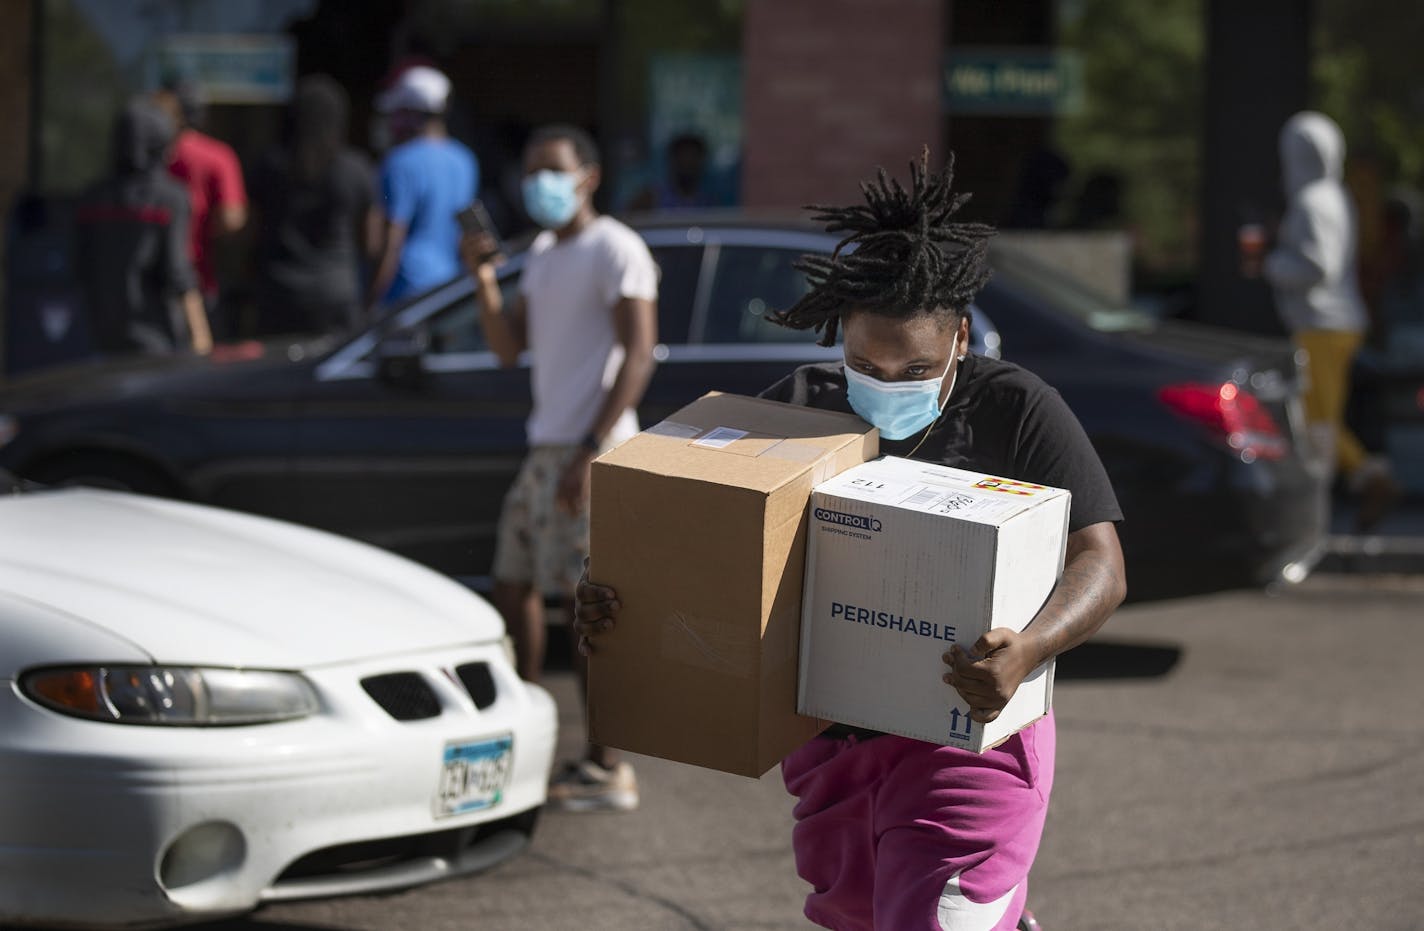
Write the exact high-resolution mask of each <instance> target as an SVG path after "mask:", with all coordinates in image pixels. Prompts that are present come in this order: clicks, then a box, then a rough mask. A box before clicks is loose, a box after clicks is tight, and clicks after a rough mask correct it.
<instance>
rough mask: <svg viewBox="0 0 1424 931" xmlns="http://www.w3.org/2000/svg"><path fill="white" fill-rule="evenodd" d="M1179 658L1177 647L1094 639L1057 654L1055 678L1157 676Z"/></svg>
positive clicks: (1163, 674)
mask: <svg viewBox="0 0 1424 931" xmlns="http://www.w3.org/2000/svg"><path fill="white" fill-rule="evenodd" d="M1181 658H1182V650H1181V648H1180V647H1175V646H1170V645H1167V644H1157V643H1121V642H1113V641H1110V640H1109V641H1103V640H1094V641H1092V642H1091V643H1085V644H1083V645H1082V646H1080V647H1077V648H1075V649H1073V650H1069V651H1068V652H1067V653H1064V654H1063V655H1062V656H1060V657H1058V668H1057V670H1056V671H1055V672H1054V674H1053V675H1054V679H1055V680H1056V681H1058V682H1066V681H1070V680H1079V679H1157V678H1161V677H1162V676H1165V675H1167V674H1168V673H1169V672H1171V671H1172V670H1173V669H1174V668H1176V665H1177V663H1178V661H1180V660H1181Z"/></svg>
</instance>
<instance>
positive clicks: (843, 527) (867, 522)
mask: <svg viewBox="0 0 1424 931" xmlns="http://www.w3.org/2000/svg"><path fill="white" fill-rule="evenodd" d="M813 513H814V514H815V517H816V520H818V521H820V522H821V525H822V526H821V529H822V530H823V531H827V532H830V533H843V534H846V535H847V536H852V537H859V538H860V539H862V540H869V539H870V535H869V534H871V533H879V532H880V521H878V520H876V519H875V518H874V517H870V516H868V515H862V514H847V513H846V512H845V511H832V510H831V509H830V508H816V510H815V511H814V512H813ZM827 525H829V526H827ZM857 531H859V532H857ZM867 531H868V533H867Z"/></svg>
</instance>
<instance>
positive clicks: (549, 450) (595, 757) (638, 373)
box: [461, 126, 658, 811]
mask: <svg viewBox="0 0 1424 931" xmlns="http://www.w3.org/2000/svg"><path fill="white" fill-rule="evenodd" d="M599 178H600V169H599V157H598V149H597V148H596V146H595V145H594V143H593V140H592V139H590V138H589V136H588V134H587V133H585V132H583V131H582V130H580V129H577V128H574V127H571V126H549V127H545V128H542V129H539V130H537V131H535V133H534V134H533V135H532V136H531V137H530V140H529V142H528V144H527V145H526V146H525V149H524V182H523V194H524V206H525V209H526V210H527V211H528V213H529V216H530V218H532V219H533V220H534V222H536V223H538V224H539V225H540V226H542V227H543V228H544V231H543V232H542V233H540V234H539V235H538V237H537V238H535V240H534V243H533V245H531V246H530V247H529V253H528V258H527V260H526V263H525V266H524V271H523V275H522V276H521V278H520V282H519V296H518V298H517V299H516V300H515V301H514V302H513V304H512V305H511V306H508V307H506V306H504V302H503V299H502V297H501V295H500V291H499V283H498V281H497V278H496V274H495V268H494V266H493V264H492V263H491V261H490V259H491V253H492V252H493V251H494V248H495V244H494V241H493V239H492V238H491V237H489V236H488V235H484V234H480V235H472V236H467V237H466V238H465V239H464V241H463V242H462V243H461V251H462V254H463V256H464V259H465V263H466V265H467V266H469V268H470V270H471V272H472V274H474V276H475V280H476V281H477V283H478V286H479V299H480V306H481V314H480V320H481V323H482V325H483V327H484V331H485V338H486V340H487V341H488V342H489V346H490V348H491V349H493V350H494V352H495V354H496V355H498V356H499V359H500V362H501V363H502V364H503V365H505V366H506V367H511V366H514V365H516V364H518V360H519V355H520V353H521V352H523V351H525V350H528V351H529V354H530V359H531V369H532V371H531V375H532V380H533V387H534V411H533V413H532V414H531V415H530V417H529V424H528V432H529V447H530V450H529V455H528V457H527V458H526V459H525V461H524V465H523V467H522V468H521V469H520V472H519V476H518V478H516V479H515V482H514V486H513V487H512V488H511V489H510V491H509V494H508V496H507V497H506V498H505V502H504V509H503V511H502V512H501V514H500V522H499V523H500V526H499V539H498V542H497V544H496V548H495V560H494V600H495V604H496V606H497V607H498V608H499V609H500V612H501V613H502V614H503V615H504V618H505V624H506V625H507V627H508V628H509V631H510V634H511V635H512V636H513V638H514V644H515V652H516V655H517V659H518V665H519V673H520V675H521V676H523V677H524V678H525V679H528V680H530V681H535V680H537V679H538V677H539V674H540V672H541V671H542V667H543V664H544V617H543V599H544V597H545V596H557V597H558V598H560V599H561V601H562V605H561V609H562V610H566V611H567V613H568V617H569V623H570V624H572V617H573V615H572V605H573V592H574V586H575V585H577V583H578V578H579V574H580V572H581V571H582V568H583V561H584V557H585V556H586V555H587V553H588V475H589V465H590V464H591V463H592V461H593V458H594V456H596V455H597V454H598V453H599V452H600V451H602V450H604V449H608V448H610V447H612V446H613V445H615V444H617V443H620V442H622V441H623V440H625V439H627V438H628V437H630V436H632V435H633V434H634V433H636V432H637V431H638V422H637V417H636V414H635V413H634V410H635V408H636V407H637V405H638V402H639V401H640V400H641V399H642V397H643V391H644V390H645V389H646V388H647V386H648V380H649V378H651V376H652V373H653V345H654V344H655V343H656V342H657V298H658V269H657V265H656V264H654V262H653V258H652V255H651V254H649V252H648V247H647V245H646V244H645V243H644V242H643V240H642V238H641V237H640V236H639V235H638V234H637V233H635V232H633V230H631V229H629V228H628V227H627V226H624V225H623V224H622V223H619V222H618V221H617V220H615V219H613V218H612V217H605V216H600V215H599V214H598V213H597V212H596V211H595V210H594V209H593V204H592V197H593V192H594V191H595V190H596V189H597V187H598V182H599ZM574 652H575V655H577V651H576V650H575V651H574ZM577 661H578V663H579V667H580V668H579V672H580V675H581V677H582V676H583V675H584V674H586V667H584V665H583V659H582V657H579V658H578V660H577ZM549 803H550V804H551V805H555V806H559V807H563V808H566V809H569V810H576V811H592V810H609V809H613V810H628V809H632V808H635V807H637V804H638V784H637V780H636V779H635V778H634V775H633V770H632V767H631V766H630V765H629V764H628V763H627V762H626V761H620V760H618V759H617V755H616V751H614V750H612V749H610V748H607V747H601V746H598V745H595V744H589V745H588V750H587V753H586V754H585V758H584V759H583V760H580V761H577V762H574V763H570V764H568V765H567V766H565V767H564V768H563V769H562V770H561V771H560V772H559V773H557V774H556V775H555V777H554V781H553V783H552V784H551V785H550V787H549Z"/></svg>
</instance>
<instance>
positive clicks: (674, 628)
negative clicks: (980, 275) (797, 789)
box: [588, 393, 879, 777]
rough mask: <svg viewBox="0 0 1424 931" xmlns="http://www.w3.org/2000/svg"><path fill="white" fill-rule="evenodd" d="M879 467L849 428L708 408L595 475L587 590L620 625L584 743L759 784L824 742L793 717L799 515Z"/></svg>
mask: <svg viewBox="0 0 1424 931" xmlns="http://www.w3.org/2000/svg"><path fill="white" fill-rule="evenodd" d="M878 451H879V434H878V433H877V432H876V430H875V429H874V428H873V427H871V426H869V425H868V424H866V423H865V422H864V421H862V420H860V419H859V418H858V417H855V416H853V415H850V414H843V413H836V412H832V411H822V410H816V409H812V408H806V407H799V406H795V405H790V404H781V403H778V402H775V401H766V400H761V399H757V398H747V397H739V396H736V395H727V394H715V393H714V394H710V395H707V396H705V397H703V398H701V399H700V400H698V401H696V402H694V403H693V404H691V405H689V406H688V407H685V408H683V409H682V410H680V411H678V412H677V413H675V414H673V415H672V416H671V417H669V418H668V419H667V420H665V421H663V422H662V423H660V424H657V425H655V426H653V427H650V428H648V429H647V430H645V431H643V432H642V433H640V434H638V435H637V436H635V437H633V438H632V439H630V440H628V441H627V442H626V443H623V444H622V445H620V446H619V447H617V448H616V449H614V450H611V451H610V452H607V453H605V454H604V455H602V456H600V457H599V458H598V459H597V460H595V462H594V464H593V470H592V488H591V504H590V507H591V510H590V524H591V527H590V561H589V578H591V579H592V580H593V581H595V582H598V583H600V584H605V585H609V586H612V587H613V589H614V590H616V591H617V592H618V597H619V601H620V602H621V603H622V609H621V611H620V612H619V616H618V623H617V625H616V626H615V628H614V629H613V630H612V631H610V632H608V633H607V634H604V635H602V636H600V637H599V638H598V641H597V644H596V651H595V652H594V654H593V656H592V657H590V659H589V681H588V728H589V738H590V739H591V740H593V741H594V742H596V743H601V744H606V745H608V746H613V747H620V748H622V749H625V750H631V751H634V752H637V753H646V754H650V755H652V756H658V757H662V758H664V759H670V760H677V761H680V762H684V763H692V764H695V765H698V766H706V767H710V768H712V769H718V770H722V771H725V772H731V773H738V774H741V775H746V776H754V777H755V776H760V775H762V774H763V773H765V772H766V771H767V770H768V769H770V768H771V767H772V766H774V765H776V763H777V762H779V761H780V760H781V758H782V757H784V756H785V755H786V754H787V753H790V752H791V751H792V750H794V749H796V748H797V747H799V746H801V745H802V744H804V743H805V742H806V741H807V740H810V739H811V738H813V737H814V736H815V735H816V734H818V733H819V732H820V731H821V730H823V729H824V728H825V727H826V725H827V723H828V722H826V721H822V720H819V719H815V718H810V717H806V716H803V715H801V714H799V713H797V710H796V673H797V667H798V652H797V644H798V635H799V628H800V617H801V600H802V594H803V591H804V587H803V584H802V583H803V573H804V570H805V546H806V536H807V518H806V512H807V503H808V502H809V500H810V497H811V489H812V488H813V487H814V486H815V485H816V484H817V483H818V482H820V481H823V480H825V479H828V478H830V477H832V476H834V475H836V474H838V473H839V472H841V471H843V470H844V469H847V468H849V467H851V466H854V465H858V464H860V463H861V462H864V461H865V460H866V459H868V458H871V457H873V456H875V455H876V454H877V453H878Z"/></svg>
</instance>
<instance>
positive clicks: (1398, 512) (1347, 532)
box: [1316, 496, 1424, 574]
mask: <svg viewBox="0 0 1424 931" xmlns="http://www.w3.org/2000/svg"><path fill="white" fill-rule="evenodd" d="M1354 517H1355V509H1354V503H1353V502H1352V501H1349V500H1346V499H1342V498H1339V497H1337V498H1336V499H1335V500H1334V502H1333V505H1332V511H1331V521H1330V537H1329V539H1328V540H1327V541H1326V548H1325V555H1324V557H1322V559H1321V561H1320V565H1319V566H1318V567H1317V568H1316V571H1317V572H1341V573H1347V574H1356V573H1424V498H1421V497H1417V496H1415V497H1406V498H1404V499H1402V500H1401V501H1400V502H1399V503H1398V504H1397V505H1396V506H1395V508H1394V510H1392V511H1391V512H1390V513H1389V514H1387V515H1385V518H1384V520H1382V521H1380V523H1379V525H1378V526H1377V527H1376V528H1375V529H1374V530H1373V531H1372V532H1371V533H1368V534H1359V533H1356V532H1354V530H1353V523H1354Z"/></svg>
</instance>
